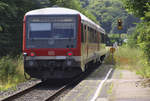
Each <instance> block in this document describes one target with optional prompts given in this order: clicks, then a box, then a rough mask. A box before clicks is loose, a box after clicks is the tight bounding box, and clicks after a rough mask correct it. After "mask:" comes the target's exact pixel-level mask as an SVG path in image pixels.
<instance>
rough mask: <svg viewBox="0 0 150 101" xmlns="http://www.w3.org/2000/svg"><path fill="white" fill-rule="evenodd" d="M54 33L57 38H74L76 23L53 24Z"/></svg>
mask: <svg viewBox="0 0 150 101" xmlns="http://www.w3.org/2000/svg"><path fill="white" fill-rule="evenodd" d="M52 33H54V34H55V38H74V36H75V35H74V34H75V23H53V32H52ZM66 33H67V34H66Z"/></svg>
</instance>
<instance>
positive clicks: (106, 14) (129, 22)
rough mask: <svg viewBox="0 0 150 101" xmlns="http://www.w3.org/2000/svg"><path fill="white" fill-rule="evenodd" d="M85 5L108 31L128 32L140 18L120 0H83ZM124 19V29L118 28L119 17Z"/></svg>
mask: <svg viewBox="0 0 150 101" xmlns="http://www.w3.org/2000/svg"><path fill="white" fill-rule="evenodd" d="M81 1H82V2H84V3H82V5H83V7H85V8H87V9H88V10H89V11H90V12H92V14H94V15H95V16H96V18H97V20H98V21H99V23H100V25H101V26H102V27H103V28H104V29H105V30H106V32H107V33H126V32H127V30H128V29H129V28H130V27H134V26H135V24H133V23H135V22H138V21H139V19H137V18H135V17H134V16H132V15H130V14H128V13H127V12H126V11H125V9H124V8H123V3H122V2H121V1H120V0H89V2H88V1H85V0H81ZM118 18H121V19H122V20H123V30H122V31H119V30H118V29H117V19H118Z"/></svg>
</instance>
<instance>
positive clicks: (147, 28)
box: [123, 0, 150, 64]
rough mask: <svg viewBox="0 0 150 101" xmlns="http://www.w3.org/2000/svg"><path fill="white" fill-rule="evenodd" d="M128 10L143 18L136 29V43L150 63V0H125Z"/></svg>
mask: <svg viewBox="0 0 150 101" xmlns="http://www.w3.org/2000/svg"><path fill="white" fill-rule="evenodd" d="M123 2H124V6H125V7H126V9H127V11H128V12H130V13H132V14H134V15H135V16H138V17H140V18H141V20H142V21H141V22H140V23H138V24H137V27H136V30H135V32H134V33H135V37H136V39H137V40H136V41H135V42H136V43H137V44H138V45H139V47H140V48H141V49H142V50H143V53H144V55H145V57H146V58H147V62H148V63H149V64H150V2H149V0H123Z"/></svg>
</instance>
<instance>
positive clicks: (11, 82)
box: [0, 56, 25, 91]
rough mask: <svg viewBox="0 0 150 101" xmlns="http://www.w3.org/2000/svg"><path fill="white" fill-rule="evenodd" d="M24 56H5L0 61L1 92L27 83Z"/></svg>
mask: <svg viewBox="0 0 150 101" xmlns="http://www.w3.org/2000/svg"><path fill="white" fill-rule="evenodd" d="M22 58H23V57H22V56H18V57H16V58H13V57H10V56H4V57H2V58H1V59H0V91H1V90H7V89H9V88H12V87H15V86H16V85H17V84H18V83H20V82H23V81H25V78H24V69H23V60H22Z"/></svg>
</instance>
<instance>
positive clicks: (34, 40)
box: [26, 16, 77, 48]
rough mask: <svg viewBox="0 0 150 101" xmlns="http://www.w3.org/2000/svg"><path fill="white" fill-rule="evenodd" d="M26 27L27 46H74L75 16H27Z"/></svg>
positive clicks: (75, 36) (75, 33) (75, 34)
mask: <svg viewBox="0 0 150 101" xmlns="http://www.w3.org/2000/svg"><path fill="white" fill-rule="evenodd" d="M26 28H27V29H26V30H27V34H26V40H27V41H26V42H27V48H66V46H68V44H72V45H73V46H74V47H76V42H77V41H76V39H77V16H29V17H27V27H26ZM68 40H72V41H71V42H69V43H68ZM41 43H43V45H41Z"/></svg>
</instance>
